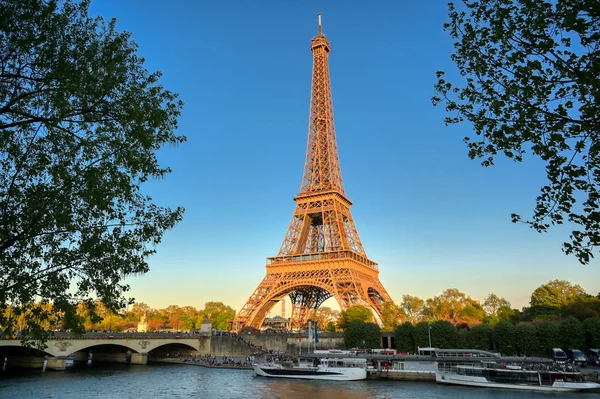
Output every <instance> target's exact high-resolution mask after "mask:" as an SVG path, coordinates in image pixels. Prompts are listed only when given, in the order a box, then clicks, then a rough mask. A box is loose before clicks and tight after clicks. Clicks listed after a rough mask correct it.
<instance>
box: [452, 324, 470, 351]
mask: <svg viewBox="0 0 600 399" xmlns="http://www.w3.org/2000/svg"><path fill="white" fill-rule="evenodd" d="M455 348H459V349H472V347H471V346H470V345H469V329H468V328H457V329H456V346H455Z"/></svg>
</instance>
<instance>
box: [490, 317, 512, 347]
mask: <svg viewBox="0 0 600 399" xmlns="http://www.w3.org/2000/svg"><path fill="white" fill-rule="evenodd" d="M492 337H493V340H494V346H495V347H496V349H497V350H498V351H500V352H501V353H502V354H505V355H512V354H513V353H514V352H515V350H516V347H517V345H516V344H515V326H514V325H513V324H511V323H509V322H507V321H501V322H499V323H498V324H496V325H495V326H494V330H493V333H492Z"/></svg>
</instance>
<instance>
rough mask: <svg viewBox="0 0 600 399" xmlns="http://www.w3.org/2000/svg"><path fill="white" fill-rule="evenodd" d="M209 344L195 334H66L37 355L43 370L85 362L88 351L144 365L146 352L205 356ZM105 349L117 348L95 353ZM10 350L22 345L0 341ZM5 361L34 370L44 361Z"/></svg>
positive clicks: (27, 358)
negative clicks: (69, 361)
mask: <svg viewBox="0 0 600 399" xmlns="http://www.w3.org/2000/svg"><path fill="white" fill-rule="evenodd" d="M210 341H211V337H210V336H209V335H207V336H204V335H198V334H139V333H114V334H110V333H91V334H90V333H88V334H85V335H82V336H78V337H77V336H72V335H71V334H68V333H59V334H57V335H55V336H52V337H49V339H48V340H47V341H46V348H45V349H43V350H41V352H43V353H44V354H45V355H46V357H47V358H46V359H45V360H46V361H47V366H46V367H47V368H51V369H56V370H61V369H64V368H65V367H66V360H67V359H73V360H75V361H87V360H88V357H89V356H90V355H89V354H90V352H91V358H93V359H94V360H98V361H114V362H119V363H125V362H129V363H131V364H146V363H147V361H148V353H150V352H151V351H153V350H155V349H158V348H161V347H164V346H166V345H171V344H175V345H178V347H177V348H180V349H179V350H178V351H180V352H185V353H194V354H208V353H210V352H211V347H210ZM107 346H110V347H113V348H114V347H119V349H120V351H119V352H116V353H115V352H114V351H113V353H107V352H102V351H98V350H101V349H103V348H107ZM10 347H22V343H21V341H20V340H18V339H3V340H0V351H2V349H5V348H10ZM124 351H125V352H129V354H126V353H124ZM127 355H129V356H130V357H128V356H127ZM8 358H10V361H12V365H14V366H17V367H30V366H31V367H37V366H38V364H37V363H40V364H41V363H43V360H44V359H42V358H40V357H37V358H34V357H31V356H19V355H17V356H8ZM19 359H20V360H19ZM32 362H33V363H32Z"/></svg>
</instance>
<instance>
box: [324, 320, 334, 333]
mask: <svg viewBox="0 0 600 399" xmlns="http://www.w3.org/2000/svg"><path fill="white" fill-rule="evenodd" d="M325 331H326V332H331V333H334V332H335V331H336V329H335V323H334V322H333V321H330V322H328V323H327V327H325Z"/></svg>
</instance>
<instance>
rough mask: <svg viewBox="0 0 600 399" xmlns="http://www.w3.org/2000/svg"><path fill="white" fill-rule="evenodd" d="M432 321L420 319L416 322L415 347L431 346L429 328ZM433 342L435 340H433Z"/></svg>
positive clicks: (414, 332) (414, 331) (414, 330)
mask: <svg viewBox="0 0 600 399" xmlns="http://www.w3.org/2000/svg"><path fill="white" fill-rule="evenodd" d="M430 326H431V325H430V323H428V322H426V321H420V322H418V323H417V324H415V328H414V329H413V343H414V345H415V347H418V348H427V347H429V346H430V345H429V328H430ZM432 343H433V342H432Z"/></svg>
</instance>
